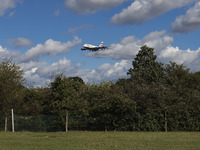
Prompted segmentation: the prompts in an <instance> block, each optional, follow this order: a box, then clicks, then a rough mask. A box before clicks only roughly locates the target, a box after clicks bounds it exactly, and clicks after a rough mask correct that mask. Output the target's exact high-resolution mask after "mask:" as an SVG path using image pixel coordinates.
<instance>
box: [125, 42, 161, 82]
mask: <svg viewBox="0 0 200 150" xmlns="http://www.w3.org/2000/svg"><path fill="white" fill-rule="evenodd" d="M156 57H157V56H156V55H155V54H154V49H153V48H149V47H147V46H146V45H145V46H142V47H141V50H140V51H139V52H138V54H137V55H136V58H134V60H133V62H132V65H133V69H132V68H130V69H129V71H128V73H127V74H130V75H131V78H136V79H141V78H142V79H143V80H145V81H146V82H148V83H152V82H158V81H160V80H161V79H163V64H162V63H159V62H157V61H156Z"/></svg>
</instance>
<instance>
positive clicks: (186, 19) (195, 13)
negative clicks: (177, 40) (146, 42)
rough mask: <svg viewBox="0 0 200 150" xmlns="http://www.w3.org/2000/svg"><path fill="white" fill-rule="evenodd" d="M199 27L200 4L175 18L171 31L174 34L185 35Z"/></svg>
mask: <svg viewBox="0 0 200 150" xmlns="http://www.w3.org/2000/svg"><path fill="white" fill-rule="evenodd" d="M199 27H200V2H197V3H196V4H195V6H194V7H192V8H190V9H189V10H188V11H187V12H186V14H185V15H181V16H179V17H177V18H176V20H175V22H174V23H172V26H171V29H172V31H173V32H175V33H187V32H191V31H194V30H196V29H198V28H199Z"/></svg>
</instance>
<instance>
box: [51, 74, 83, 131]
mask: <svg viewBox="0 0 200 150" xmlns="http://www.w3.org/2000/svg"><path fill="white" fill-rule="evenodd" d="M83 86H84V82H83V80H82V79H81V78H80V77H66V76H65V75H63V74H58V75H57V76H56V77H55V79H54V81H53V82H52V83H51V84H50V89H51V103H50V107H51V110H52V111H51V113H53V114H55V115H57V116H58V118H59V119H58V120H57V122H56V123H55V128H57V129H58V128H60V130H64V127H65V126H64V124H65V114H66V111H70V113H74V110H75V108H74V103H77V101H78V100H79V92H80V91H81V90H82V87H83Z"/></svg>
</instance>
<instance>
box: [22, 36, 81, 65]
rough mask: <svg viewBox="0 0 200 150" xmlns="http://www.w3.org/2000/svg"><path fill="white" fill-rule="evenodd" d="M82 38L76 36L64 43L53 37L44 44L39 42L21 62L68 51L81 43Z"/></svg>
mask: <svg viewBox="0 0 200 150" xmlns="http://www.w3.org/2000/svg"><path fill="white" fill-rule="evenodd" d="M81 42H82V40H81V39H80V38H78V37H74V40H73V41H68V42H66V43H62V42H60V41H54V40H52V39H49V40H47V41H46V42H45V43H44V44H43V45H42V44H38V45H36V47H33V48H31V49H29V50H28V51H27V52H26V53H25V54H24V55H23V56H22V57H21V62H26V61H30V60H35V59H38V57H40V56H46V55H50V56H55V55H57V54H61V53H64V52H68V51H69V50H70V49H71V48H72V47H74V46H77V45H79V44H80V43H81Z"/></svg>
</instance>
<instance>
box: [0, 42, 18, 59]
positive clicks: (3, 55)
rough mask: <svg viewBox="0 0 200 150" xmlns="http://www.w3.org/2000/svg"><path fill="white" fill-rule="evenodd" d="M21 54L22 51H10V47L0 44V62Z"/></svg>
mask: <svg viewBox="0 0 200 150" xmlns="http://www.w3.org/2000/svg"><path fill="white" fill-rule="evenodd" d="M19 56H20V53H19V52H15V51H9V50H8V49H6V48H3V47H2V46H1V45H0V62H1V61H2V60H3V59H8V60H9V59H10V60H16V59H17V58H18V57H19Z"/></svg>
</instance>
